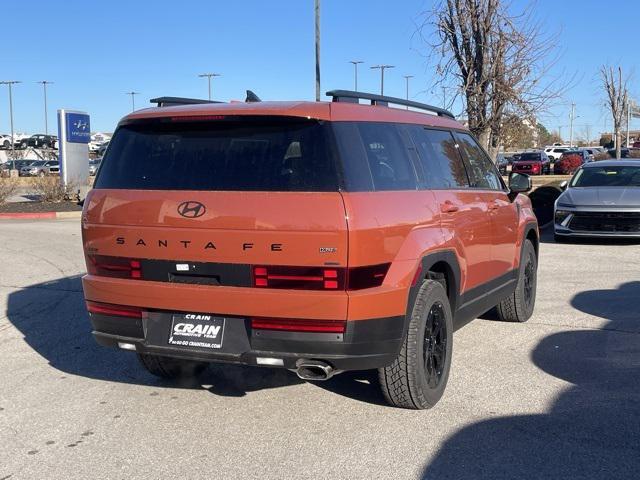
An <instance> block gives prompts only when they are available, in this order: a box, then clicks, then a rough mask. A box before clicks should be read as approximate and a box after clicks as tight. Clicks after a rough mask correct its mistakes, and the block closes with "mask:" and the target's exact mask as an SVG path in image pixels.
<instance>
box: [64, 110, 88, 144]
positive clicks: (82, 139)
mask: <svg viewBox="0 0 640 480" xmlns="http://www.w3.org/2000/svg"><path fill="white" fill-rule="evenodd" d="M66 115H67V119H66V124H67V142H72V143H89V142H90V141H91V125H90V124H89V115H87V114H86V113H75V112H67V114H66Z"/></svg>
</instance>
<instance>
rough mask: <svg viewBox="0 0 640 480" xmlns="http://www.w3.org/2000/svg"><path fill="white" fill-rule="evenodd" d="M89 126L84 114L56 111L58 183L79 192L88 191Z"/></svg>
mask: <svg viewBox="0 0 640 480" xmlns="http://www.w3.org/2000/svg"><path fill="white" fill-rule="evenodd" d="M90 141H91V125H90V122H89V115H88V114H87V113H86V112H78V111H75V110H58V144H59V147H58V154H59V157H60V181H61V182H62V183H63V184H64V185H73V186H74V188H75V189H78V190H80V195H81V197H84V193H85V192H86V191H87V190H88V189H89V184H88V182H89V145H88V144H89V142H90Z"/></svg>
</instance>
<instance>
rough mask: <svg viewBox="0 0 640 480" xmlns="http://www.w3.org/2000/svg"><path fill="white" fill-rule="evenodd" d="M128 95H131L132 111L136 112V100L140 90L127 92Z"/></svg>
mask: <svg viewBox="0 0 640 480" xmlns="http://www.w3.org/2000/svg"><path fill="white" fill-rule="evenodd" d="M125 93H126V94H127V95H131V111H132V112H134V111H135V110H136V100H135V98H134V97H135V96H136V95H139V94H140V92H134V91H131V92H125Z"/></svg>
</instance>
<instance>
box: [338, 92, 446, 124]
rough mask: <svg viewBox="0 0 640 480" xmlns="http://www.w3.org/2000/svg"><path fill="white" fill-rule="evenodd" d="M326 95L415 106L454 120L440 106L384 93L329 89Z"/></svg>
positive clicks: (339, 99)
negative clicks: (388, 95)
mask: <svg viewBox="0 0 640 480" xmlns="http://www.w3.org/2000/svg"><path fill="white" fill-rule="evenodd" d="M326 95H327V96H328V97H333V101H334V102H346V103H360V100H369V101H370V102H371V105H379V106H382V107H388V106H389V104H390V103H391V104H394V105H402V106H405V107H411V108H416V109H418V110H425V111H427V112H430V113H435V114H436V115H438V116H439V117H448V118H451V119H454V120H455V117H454V116H453V113H451V112H450V111H449V110H445V109H444V108H440V107H434V106H433V105H427V104H426V103H420V102H414V101H412V100H405V99H404V98H397V97H387V96H385V95H376V94H374V93H365V92H355V91H352V90H331V91H329V92H327V93H326Z"/></svg>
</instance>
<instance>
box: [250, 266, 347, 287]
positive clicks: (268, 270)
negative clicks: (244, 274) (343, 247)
mask: <svg viewBox="0 0 640 480" xmlns="http://www.w3.org/2000/svg"><path fill="white" fill-rule="evenodd" d="M344 276H345V270H344V268H324V267H286V266H260V267H253V285H254V286H255V287H263V288H292V289H300V290H340V289H342V290H344V285H345V282H344Z"/></svg>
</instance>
